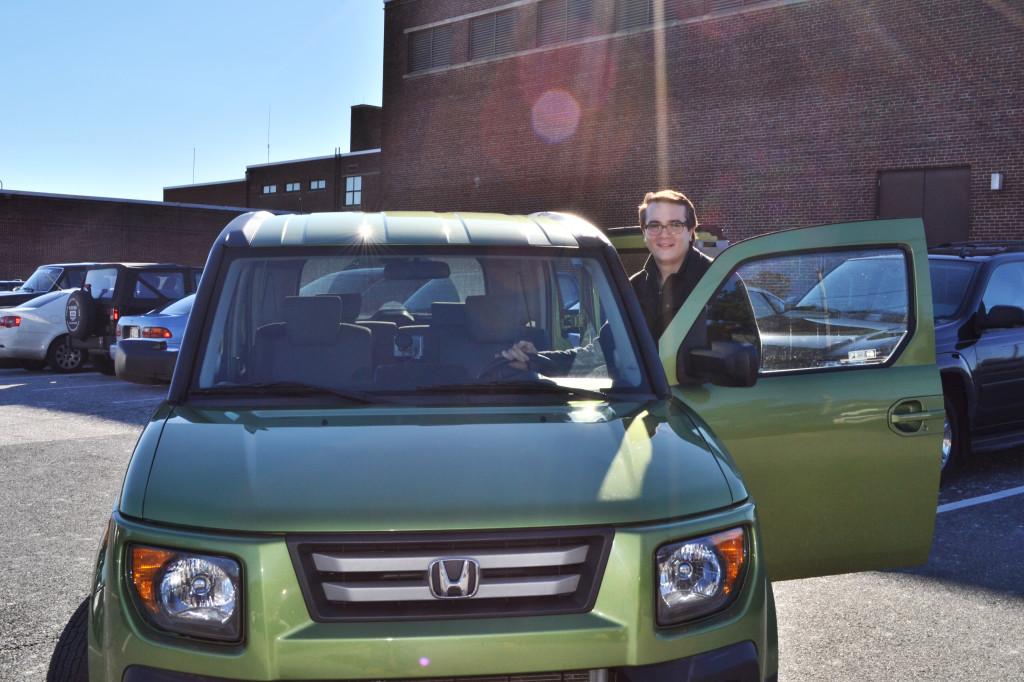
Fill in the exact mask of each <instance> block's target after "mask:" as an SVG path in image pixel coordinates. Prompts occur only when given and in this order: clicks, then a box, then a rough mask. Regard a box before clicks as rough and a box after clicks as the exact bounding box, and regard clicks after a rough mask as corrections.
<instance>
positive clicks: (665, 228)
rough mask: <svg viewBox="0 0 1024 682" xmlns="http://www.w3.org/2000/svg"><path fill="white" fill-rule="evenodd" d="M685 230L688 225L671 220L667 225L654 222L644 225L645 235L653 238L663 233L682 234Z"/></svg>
mask: <svg viewBox="0 0 1024 682" xmlns="http://www.w3.org/2000/svg"><path fill="white" fill-rule="evenodd" d="M685 229H686V223H684V222H683V221H681V220H670V221H669V222H668V223H667V224H663V223H659V222H658V221H656V220H652V221H651V222H649V223H647V224H646V225H644V233H645V234H649V235H652V236H653V235H657V234H661V233H662V232H668V233H669V234H682V233H683V230H685Z"/></svg>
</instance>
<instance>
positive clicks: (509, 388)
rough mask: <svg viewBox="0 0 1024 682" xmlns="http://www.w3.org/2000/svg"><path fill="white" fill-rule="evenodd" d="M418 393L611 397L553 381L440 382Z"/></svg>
mask: <svg viewBox="0 0 1024 682" xmlns="http://www.w3.org/2000/svg"><path fill="white" fill-rule="evenodd" d="M415 392H416V393H420V392H423V393H430V392H436V393H476V394H483V395H492V394H496V393H529V394H541V393H546V394H548V395H559V396H576V397H579V398H593V399H597V400H608V398H609V397H610V396H609V395H608V394H607V393H604V392H603V391H594V390H591V389H587V388H575V387H573V386H562V385H561V384H556V383H555V382H553V381H551V382H548V381H488V382H485V383H476V384H474V383H466V384H438V385H429V384H428V385H424V386H417V387H416V391H415Z"/></svg>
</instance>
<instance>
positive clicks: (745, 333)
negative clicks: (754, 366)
mask: <svg viewBox="0 0 1024 682" xmlns="http://www.w3.org/2000/svg"><path fill="white" fill-rule="evenodd" d="M735 274H736V278H738V279H739V281H740V282H742V283H743V285H744V286H746V287H747V288H748V289H749V290H750V291H751V292H752V293H751V294H750V296H751V303H752V304H753V305H754V310H755V311H756V312H755V313H754V318H755V319H754V322H755V323H756V327H757V329H756V334H751V332H750V329H749V320H746V319H744V316H745V315H748V314H749V310H748V309H747V308H745V306H743V305H739V304H736V302H735V298H733V299H730V298H729V296H730V295H732V296H734V292H735V288H736V287H735V284H734V285H733V286H732V288H731V289H730V288H729V287H723V289H722V290H721V291H720V292H719V293H717V294H716V295H715V297H714V298H712V301H711V304H710V306H709V309H708V310H709V312H708V322H707V324H708V330H709V331H708V334H709V336H710V337H711V338H710V340H716V339H723V340H727V339H732V340H747V341H749V340H751V338H753V339H754V340H755V341H756V342H757V343H759V344H760V348H761V373H762V374H771V373H777V372H787V371H796V370H808V369H826V368H847V367H858V366H868V365H879V364H884V363H886V362H888V361H889V359H890V358H892V357H893V355H894V353H895V352H896V350H897V348H898V347H899V344H900V342H901V341H902V340H903V339H904V338H905V337H906V335H907V331H908V325H909V301H910V295H909V289H908V281H909V278H908V263H907V259H906V256H905V255H904V254H903V252H901V251H899V250H896V249H870V250H849V251H833V252H825V253H813V254H802V255H785V256H783V255H780V256H772V257H768V258H761V259H755V260H752V261H747V262H746V263H744V264H743V265H741V266H740V267H739V268H738V270H737V271H736V273H735ZM762 293H763V295H764V296H775V297H777V298H778V299H780V300H782V301H787V302H788V305H787V306H786V308H785V309H784V310H781V311H775V312H772V313H768V314H764V313H765V312H766V310H765V308H764V307H761V308H758V303H757V302H756V298H755V296H756V297H761V295H762Z"/></svg>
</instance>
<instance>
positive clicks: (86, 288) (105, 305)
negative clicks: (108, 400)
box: [64, 263, 202, 374]
mask: <svg viewBox="0 0 1024 682" xmlns="http://www.w3.org/2000/svg"><path fill="white" fill-rule="evenodd" d="M201 274H202V269H201V268H197V267H191V266H187V265H175V264H170V263H97V264H94V265H93V266H92V267H91V268H90V269H89V270H88V271H87V273H86V275H85V281H84V282H83V284H82V288H81V289H79V290H77V291H74V292H72V294H71V295H70V296H69V297H68V301H67V306H66V308H65V313H64V320H65V324H66V326H67V333H68V334H69V335H70V336H71V345H72V347H74V348H77V349H79V350H83V351H85V352H87V353H88V354H89V356H90V358H91V360H92V362H93V364H94V365H95V366H96V368H97V369H99V370H100V371H101V372H103V373H104V374H113V373H114V363H113V361H112V360H111V358H110V346H112V345H113V344H114V343H115V341H116V338H117V337H116V334H117V323H118V321H119V320H120V319H121V317H122V316H125V315H138V314H140V313H144V312H146V311H149V310H153V309H154V308H159V307H162V306H165V305H167V304H168V303H171V302H173V301H177V300H178V299H180V298H183V297H185V296H187V295H188V294H191V293H193V292H195V290H196V286H197V285H198V283H199V277H200V275H201Z"/></svg>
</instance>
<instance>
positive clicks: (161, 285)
mask: <svg viewBox="0 0 1024 682" xmlns="http://www.w3.org/2000/svg"><path fill="white" fill-rule="evenodd" d="M184 295H185V275H184V273H181V272H155V271H153V270H143V271H141V272H139V276H138V278H137V279H136V280H135V291H134V293H133V294H132V297H133V298H137V299H143V300H153V299H159V298H169V299H174V300H177V299H179V298H181V297H182V296H184Z"/></svg>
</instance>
